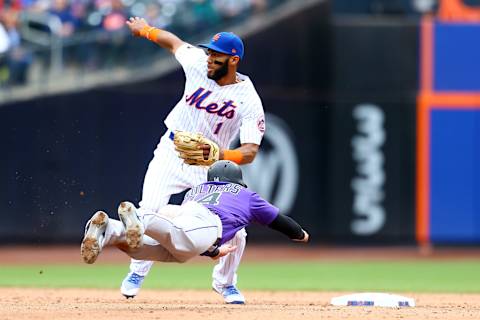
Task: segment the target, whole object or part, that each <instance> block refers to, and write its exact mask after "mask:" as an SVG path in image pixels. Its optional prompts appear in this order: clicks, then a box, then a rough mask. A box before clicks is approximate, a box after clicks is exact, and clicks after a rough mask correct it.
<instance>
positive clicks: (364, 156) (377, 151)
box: [351, 104, 386, 236]
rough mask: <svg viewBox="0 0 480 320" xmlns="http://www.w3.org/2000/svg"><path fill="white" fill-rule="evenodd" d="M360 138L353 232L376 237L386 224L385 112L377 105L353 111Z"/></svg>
mask: <svg viewBox="0 0 480 320" xmlns="http://www.w3.org/2000/svg"><path fill="white" fill-rule="evenodd" d="M353 118H354V119H355V120H356V121H357V123H358V125H357V129H358V134H356V135H355V136H354V137H353V138H352V157H353V160H354V161H355V162H356V175H355V176H354V177H353V179H352V183H351V186H352V189H353V208H352V209H353V213H354V216H355V217H354V220H353V221H352V224H351V230H352V232H353V233H354V234H355V235H362V236H366V235H372V234H375V233H376V232H378V231H379V230H380V229H381V228H382V227H383V225H384V224H385V220H386V216H385V208H384V207H383V199H384V198H385V194H384V193H385V192H384V185H385V179H386V175H385V169H384V162H385V157H384V154H383V152H382V146H383V145H384V143H385V139H386V133H385V129H384V118H385V117H384V113H383V110H382V109H381V108H380V107H378V106H376V105H373V104H360V105H358V106H356V107H355V108H354V109H353Z"/></svg>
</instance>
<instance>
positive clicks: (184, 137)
mask: <svg viewBox="0 0 480 320" xmlns="http://www.w3.org/2000/svg"><path fill="white" fill-rule="evenodd" d="M173 143H174V144H175V150H177V151H178V153H179V157H180V158H182V159H183V161H184V162H185V163H187V164H191V165H197V166H209V165H211V164H212V163H214V162H215V161H218V158H219V156H220V148H219V147H218V145H217V144H216V143H215V142H213V141H212V140H210V139H207V138H205V137H204V136H203V135H202V134H201V133H191V132H188V131H176V132H175V135H174V137H173ZM204 145H208V146H210V151H209V153H208V155H204V153H203V148H202V146H204Z"/></svg>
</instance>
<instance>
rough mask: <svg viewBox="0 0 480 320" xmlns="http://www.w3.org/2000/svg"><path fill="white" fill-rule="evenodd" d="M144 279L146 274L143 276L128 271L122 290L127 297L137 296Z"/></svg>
mask: <svg viewBox="0 0 480 320" xmlns="http://www.w3.org/2000/svg"><path fill="white" fill-rule="evenodd" d="M144 279H145V276H141V275H139V274H137V273H135V272H130V273H128V274H127V276H126V277H125V279H123V281H122V286H121V287H120V292H121V293H122V294H123V295H124V296H125V298H127V299H129V298H135V296H136V295H137V294H138V292H139V291H140V288H141V287H142V283H143V280H144Z"/></svg>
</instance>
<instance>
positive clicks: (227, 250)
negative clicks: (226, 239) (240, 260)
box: [212, 244, 237, 260]
mask: <svg viewBox="0 0 480 320" xmlns="http://www.w3.org/2000/svg"><path fill="white" fill-rule="evenodd" d="M235 250H237V246H232V245H230V244H224V245H223V246H221V247H219V248H218V251H219V254H218V255H217V256H216V257H212V259H213V260H217V259H219V258H221V257H224V256H226V255H227V254H229V253H231V252H233V251H235Z"/></svg>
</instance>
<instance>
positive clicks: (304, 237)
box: [293, 229, 310, 242]
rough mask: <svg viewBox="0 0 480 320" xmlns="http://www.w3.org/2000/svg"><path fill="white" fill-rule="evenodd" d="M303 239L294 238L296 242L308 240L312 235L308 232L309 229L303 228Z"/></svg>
mask: <svg viewBox="0 0 480 320" xmlns="http://www.w3.org/2000/svg"><path fill="white" fill-rule="evenodd" d="M302 231H303V239H302V240H299V239H293V241H295V242H308V239H309V238H310V235H309V234H308V233H307V231H305V230H303V229H302Z"/></svg>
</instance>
